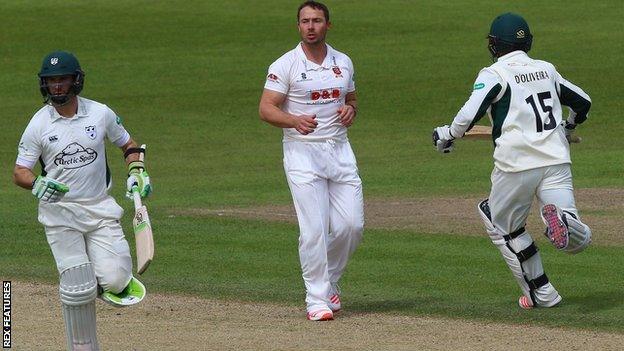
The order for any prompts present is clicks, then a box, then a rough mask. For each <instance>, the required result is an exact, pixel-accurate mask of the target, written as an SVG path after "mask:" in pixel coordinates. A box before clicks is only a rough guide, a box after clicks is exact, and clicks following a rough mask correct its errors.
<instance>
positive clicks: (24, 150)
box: [15, 121, 41, 169]
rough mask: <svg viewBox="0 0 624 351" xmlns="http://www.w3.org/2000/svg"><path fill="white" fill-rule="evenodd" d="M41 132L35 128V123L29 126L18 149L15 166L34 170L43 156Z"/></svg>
mask: <svg viewBox="0 0 624 351" xmlns="http://www.w3.org/2000/svg"><path fill="white" fill-rule="evenodd" d="M38 134H39V132H38V131H37V128H35V127H34V123H33V122H32V121H31V123H29V124H28V127H26V130H25V131H24V134H22V138H21V139H20V141H19V145H18V147H17V160H15V164H16V165H18V166H22V167H26V168H28V169H32V168H33V167H34V166H35V163H37V160H38V159H39V157H40V156H41V139H40V138H39V137H38Z"/></svg>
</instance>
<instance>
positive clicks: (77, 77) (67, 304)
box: [13, 51, 151, 351]
mask: <svg viewBox="0 0 624 351" xmlns="http://www.w3.org/2000/svg"><path fill="white" fill-rule="evenodd" d="M84 76H85V75H84V72H83V71H82V69H81V68H80V64H79V62H78V60H77V59H76V57H75V56H74V55H72V54H71V53H69V52H65V51H55V52H52V53H50V54H49V55H47V56H46V57H45V58H44V59H43V63H42V65H41V71H40V72H39V87H40V91H41V94H42V95H43V98H44V100H45V101H44V103H45V106H43V107H42V108H41V109H40V110H39V111H37V113H35V115H34V116H33V117H32V119H31V120H30V123H29V124H28V126H27V127H26V130H25V131H24V134H23V135H22V138H21V140H20V142H19V148H18V155H17V160H16V162H15V169H14V172H13V179H14V182H15V184H17V185H19V186H21V187H23V188H26V189H29V190H31V191H32V194H33V195H34V196H35V197H36V198H37V199H38V200H39V218H38V219H39V222H41V224H43V226H44V227H45V233H46V237H47V240H48V243H49V244H50V248H51V250H52V254H53V255H54V259H55V261H56V266H57V268H58V271H59V274H60V287H59V292H60V298H61V304H62V308H63V316H64V319H65V327H66V334H67V347H68V349H69V350H91V351H94V350H99V346H98V341H97V337H96V322H95V298H96V296H98V295H99V296H100V297H101V298H102V299H103V300H105V301H107V302H109V303H111V304H113V305H117V306H124V305H132V304H135V303H138V302H139V301H141V299H143V297H144V296H145V287H144V286H143V284H141V282H139V281H138V280H137V279H136V278H133V276H132V259H131V257H130V249H129V247H128V242H127V241H126V239H125V237H124V234H123V231H122V228H121V225H120V224H119V220H120V219H121V217H122V215H123V209H122V208H121V207H120V206H119V205H118V204H117V203H116V202H115V200H114V199H113V198H112V197H111V196H110V195H108V189H110V186H111V174H110V171H109V168H108V165H107V161H106V151H105V148H104V147H105V144H104V143H105V139H108V140H110V141H111V142H112V143H113V144H115V145H117V146H118V147H120V148H121V150H122V151H123V152H124V155H125V158H126V163H127V165H128V169H129V177H128V181H127V185H128V192H129V193H130V192H131V187H132V185H135V184H136V185H138V188H139V190H140V194H141V196H147V195H148V194H149V193H150V192H151V185H150V179H149V176H148V174H147V172H146V171H145V166H144V165H143V162H141V161H139V152H141V149H139V148H137V144H136V143H135V142H134V141H133V140H132V138H131V137H130V135H129V134H128V132H127V131H126V130H125V128H124V127H123V125H122V124H121V118H120V117H118V116H117V115H116V114H115V113H114V112H113V111H112V110H111V109H110V108H108V107H107V106H106V105H103V104H100V103H98V102H95V101H92V100H88V99H85V98H83V97H80V96H79V94H80V91H81V90H82V87H83V84H84ZM37 161H39V162H40V163H41V174H40V175H35V173H33V167H34V166H35V163H36V162H37Z"/></svg>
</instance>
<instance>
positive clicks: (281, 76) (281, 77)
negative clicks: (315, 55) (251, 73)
mask: <svg viewBox="0 0 624 351" xmlns="http://www.w3.org/2000/svg"><path fill="white" fill-rule="evenodd" d="M289 86H290V78H289V76H288V70H286V69H285V68H284V62H283V60H277V61H275V62H273V64H272V65H271V66H269V72H268V74H267V77H266V82H265V83H264V89H269V90H274V91H277V92H279V93H282V94H287V93H288V88H289Z"/></svg>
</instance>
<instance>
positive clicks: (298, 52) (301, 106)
mask: <svg viewBox="0 0 624 351" xmlns="http://www.w3.org/2000/svg"><path fill="white" fill-rule="evenodd" d="M264 88H265V89H269V90H273V91H277V92H280V93H282V94H285V95H286V100H285V101H284V104H283V105H282V111H284V112H286V113H289V114H292V115H304V114H305V115H316V121H317V122H318V125H317V127H316V129H315V130H314V132H312V133H310V134H308V135H302V134H300V133H299V132H297V130H295V129H294V128H284V140H285V141H287V140H301V141H317V140H327V139H334V140H337V141H347V128H346V127H345V126H343V125H342V124H340V119H339V118H338V108H339V107H340V106H342V105H344V103H345V96H346V94H347V93H350V92H353V91H355V82H354V80H353V63H352V62H351V59H350V58H349V57H348V56H347V55H345V54H343V53H341V52H339V51H337V50H334V49H333V48H332V47H331V46H329V45H327V56H326V57H325V60H324V61H323V63H322V64H320V65H318V64H316V63H314V62H312V61H310V60H308V59H307V58H306V55H305V53H304V52H303V49H302V48H301V43H299V45H297V47H295V48H294V49H293V50H291V51H289V52H287V53H285V54H284V55H282V57H280V58H279V59H277V60H276V61H275V62H274V63H273V64H271V66H270V67H269V72H268V75H267V80H266V83H265V84H264Z"/></svg>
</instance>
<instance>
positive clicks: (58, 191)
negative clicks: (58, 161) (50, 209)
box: [32, 176, 69, 202]
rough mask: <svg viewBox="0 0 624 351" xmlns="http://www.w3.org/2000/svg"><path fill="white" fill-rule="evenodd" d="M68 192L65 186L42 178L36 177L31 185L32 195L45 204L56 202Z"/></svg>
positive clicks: (50, 179)
mask: <svg viewBox="0 0 624 351" xmlns="http://www.w3.org/2000/svg"><path fill="white" fill-rule="evenodd" d="M68 191H69V187H68V186H67V185H65V184H63V183H61V182H59V181H57V180H54V179H52V178H47V177H44V176H38V177H37V178H36V179H35V181H34V182H33V185H32V194H33V195H35V197H36V198H37V199H40V200H42V201H45V202H58V201H60V200H61V199H62V198H63V196H65V193H67V192H68Z"/></svg>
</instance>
